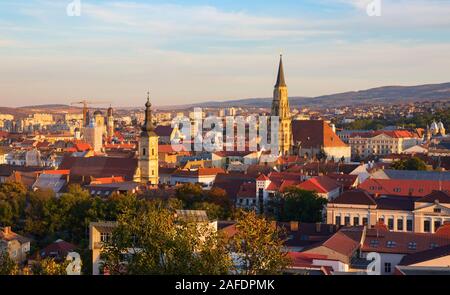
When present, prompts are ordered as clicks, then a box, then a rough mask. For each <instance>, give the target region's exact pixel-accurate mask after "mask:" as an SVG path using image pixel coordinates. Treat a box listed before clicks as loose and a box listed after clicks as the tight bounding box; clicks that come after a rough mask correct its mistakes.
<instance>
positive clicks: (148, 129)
mask: <svg viewBox="0 0 450 295" xmlns="http://www.w3.org/2000/svg"><path fill="white" fill-rule="evenodd" d="M151 108H152V104H151V103H150V92H147V102H146V103H145V121H144V124H143V125H142V134H147V135H150V133H153V132H154V131H155V126H154V125H153V119H152V109H151Z"/></svg>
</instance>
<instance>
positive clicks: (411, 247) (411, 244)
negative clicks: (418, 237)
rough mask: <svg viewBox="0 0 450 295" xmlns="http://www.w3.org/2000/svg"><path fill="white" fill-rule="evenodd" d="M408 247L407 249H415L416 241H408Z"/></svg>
mask: <svg viewBox="0 0 450 295" xmlns="http://www.w3.org/2000/svg"><path fill="white" fill-rule="evenodd" d="M408 249H409V250H416V249H417V243H416V242H409V243H408Z"/></svg>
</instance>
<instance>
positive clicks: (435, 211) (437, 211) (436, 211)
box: [433, 208, 441, 213]
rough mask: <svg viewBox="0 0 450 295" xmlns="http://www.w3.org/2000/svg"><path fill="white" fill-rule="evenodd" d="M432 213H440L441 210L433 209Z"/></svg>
mask: <svg viewBox="0 0 450 295" xmlns="http://www.w3.org/2000/svg"><path fill="white" fill-rule="evenodd" d="M433 212H434V213H441V208H434V209H433Z"/></svg>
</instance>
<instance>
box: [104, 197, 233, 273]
mask: <svg viewBox="0 0 450 295" xmlns="http://www.w3.org/2000/svg"><path fill="white" fill-rule="evenodd" d="M222 240H223V238H222V237H221V236H220V235H218V234H217V233H215V232H214V231H212V230H211V228H210V227H209V226H206V225H205V226H202V225H199V224H195V223H189V222H183V221H181V220H179V219H177V218H176V216H175V214H174V212H173V211H170V210H168V209H166V208H165V207H164V206H160V204H157V203H150V205H148V206H140V207H139V209H138V210H133V209H131V210H127V212H125V213H124V214H122V215H120V216H119V218H118V225H117V228H116V229H115V230H114V232H113V234H112V238H111V240H110V241H109V242H107V243H106V244H105V247H104V251H103V252H102V259H103V261H104V267H105V268H106V269H107V270H108V271H109V272H110V273H111V274H170V275H178V274H180V275H181V274H184V275H189V274H196V275H201V274H225V273H227V272H228V270H229V269H230V266H231V259H230V256H229V255H228V253H227V251H226V247H225V243H223V242H222ZM130 249H131V253H133V254H131V255H124V253H129V252H130Z"/></svg>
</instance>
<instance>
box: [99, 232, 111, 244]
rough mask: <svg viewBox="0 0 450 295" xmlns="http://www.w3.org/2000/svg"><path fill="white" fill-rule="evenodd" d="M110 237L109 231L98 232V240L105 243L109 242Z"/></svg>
mask: <svg viewBox="0 0 450 295" xmlns="http://www.w3.org/2000/svg"><path fill="white" fill-rule="evenodd" d="M110 239H111V234H110V233H100V241H102V242H104V243H105V242H109V240H110Z"/></svg>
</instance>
